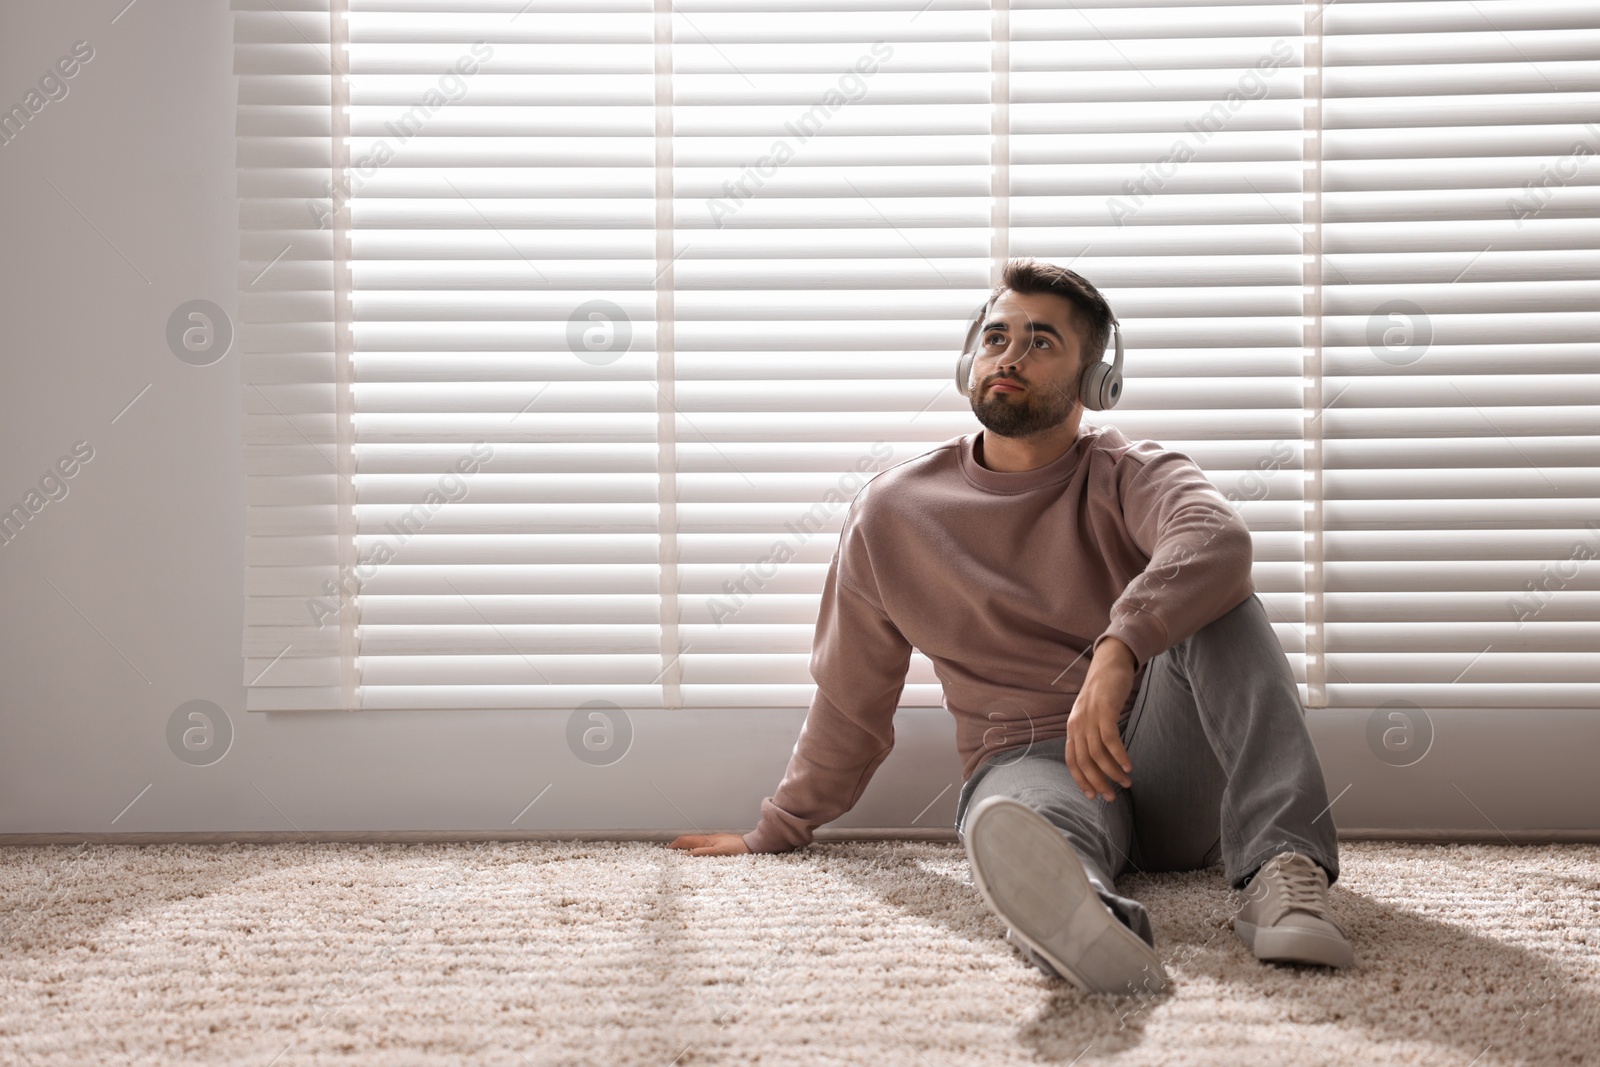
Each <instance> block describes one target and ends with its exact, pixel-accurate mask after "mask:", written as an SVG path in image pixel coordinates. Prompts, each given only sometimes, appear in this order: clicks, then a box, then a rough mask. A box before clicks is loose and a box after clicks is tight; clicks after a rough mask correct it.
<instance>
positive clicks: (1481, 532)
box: [1308, 0, 1600, 708]
mask: <svg viewBox="0 0 1600 1067" xmlns="http://www.w3.org/2000/svg"><path fill="white" fill-rule="evenodd" d="M1320 44H1321V48H1322V59H1323V62H1322V68H1323V76H1322V87H1321V89H1322V91H1321V107H1320V114H1321V125H1320V142H1321V159H1322V166H1321V174H1322V180H1321V198H1320V206H1321V214H1322V219H1321V221H1322V227H1321V232H1322V252H1323V255H1322V257H1321V272H1320V281H1321V287H1320V288H1321V302H1322V321H1323V345H1324V348H1323V356H1322V376H1321V377H1322V387H1321V391H1322V402H1323V404H1324V405H1325V410H1326V413H1325V414H1324V415H1323V417H1322V420H1321V424H1320V432H1321V444H1322V446H1323V462H1322V465H1321V470H1320V472H1319V474H1318V475H1317V476H1316V479H1314V480H1317V479H1319V480H1320V482H1321V499H1322V505H1321V516H1322V529H1323V531H1324V532H1323V535H1322V547H1321V551H1322V554H1323V558H1324V560H1325V562H1324V565H1323V575H1324V588H1323V592H1322V597H1321V599H1322V608H1321V611H1322V618H1323V620H1324V622H1323V648H1324V650H1325V651H1326V653H1327V656H1326V663H1325V669H1324V670H1323V671H1322V674H1321V677H1319V678H1315V679H1313V681H1314V682H1315V683H1316V685H1317V687H1318V688H1320V687H1322V686H1325V687H1326V692H1327V699H1328V702H1329V703H1330V704H1334V705H1344V706H1375V705H1379V704H1382V703H1384V702H1386V701H1390V700H1409V701H1411V702H1412V703H1414V704H1418V705H1421V706H1424V707H1506V708H1513V707H1546V708H1556V707H1577V706H1587V707H1596V706H1600V656H1596V655H1595V653H1596V652H1597V651H1600V592H1597V590H1600V569H1597V564H1596V563H1594V562H1593V559H1594V557H1595V555H1596V554H1597V553H1600V527H1597V523H1600V501H1597V497H1600V437H1597V433H1600V373H1597V372H1600V345H1597V341H1600V281H1597V280H1596V279H1597V278H1600V222H1597V215H1600V195H1597V191H1600V190H1597V184H1600V165H1597V164H1596V163H1595V162H1594V157H1595V155H1596V154H1597V153H1600V126H1597V125H1596V122H1597V121H1600V63H1597V62H1596V60H1600V5H1596V4H1594V3H1592V2H1588V0H1515V2H1509V0H1499V2H1495V0H1465V2H1453V0H1452V2H1444V0H1435V2H1429V3H1347V2H1343V0H1341V2H1340V3H1338V4H1331V5H1327V6H1326V8H1325V14H1324V17H1323V34H1322V37H1321V41H1320ZM1308 113H1312V114H1314V113H1315V109H1312V110H1311V111H1310V112H1308ZM1310 134H1311V136H1310V138H1309V139H1308V143H1310V142H1311V141H1312V140H1316V139H1319V138H1318V131H1317V130H1315V129H1314V130H1312V131H1310ZM1308 204H1311V205H1312V206H1315V205H1316V204H1317V201H1316V200H1314V199H1309V198H1308Z"/></svg>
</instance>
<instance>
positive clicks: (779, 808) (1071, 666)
mask: <svg viewBox="0 0 1600 1067" xmlns="http://www.w3.org/2000/svg"><path fill="white" fill-rule="evenodd" d="M982 438H983V431H981V430H980V431H978V432H976V433H973V434H968V435H966V436H963V437H957V438H953V439H951V440H949V441H946V442H945V443H944V444H942V445H939V446H938V447H937V448H934V449H932V450H931V451H929V452H925V453H923V454H922V455H920V456H917V457H915V458H913V459H909V460H907V461H906V462H904V463H901V464H898V465H897V466H894V467H890V468H889V469H888V470H885V471H883V472H882V473H881V474H879V475H877V476H876V477H874V478H873V479H872V480H871V481H870V482H868V483H867V485H866V486H865V487H864V488H862V490H861V491H860V492H859V493H858V494H857V495H856V498H855V501H854V502H853V503H852V504H851V506H850V510H849V512H848V514H847V515H846V517H845V522H844V528H843V529H842V530H841V531H840V535H839V546H838V548H837V549H836V550H835V552H834V555H833V560H832V562H831V563H830V564H829V567H828V577H827V583H826V585H824V587H823V590H822V601H821V607H820V611H819V613H818V617H817V629H816V636H815V638H814V640H813V642H812V650H811V676H812V678H813V679H814V680H815V681H816V683H817V691H816V695H815V696H814V697H813V698H812V701H811V708H810V710H809V711H808V712H807V714H806V719H805V724H804V725H803V726H802V727H801V730H800V737H799V740H798V741H797V742H796V743H795V747H794V751H793V753H792V754H791V756H790V759H789V765H788V769H787V770H786V771H785V772H784V776H783V780H782V782H780V783H779V785H778V789H777V792H776V793H775V794H774V795H773V796H770V797H767V798H765V799H764V800H762V802H761V821H760V822H759V823H758V824H757V826H756V828H755V829H754V830H752V831H750V832H749V833H747V834H745V835H744V843H745V845H746V846H748V847H749V849H750V851H752V852H786V851H789V850H790V849H795V848H800V847H802V846H804V845H807V844H809V843H810V842H811V840H812V831H813V830H815V829H816V828H817V827H818V826H821V825H822V824H823V823H827V822H831V821H833V820H834V819H836V818H838V817H839V816H840V815H843V814H844V813H845V812H847V811H849V810H850V809H851V808H852V807H854V806H855V804H856V801H857V800H859V799H860V797H861V794H862V792H863V791H864V790H865V789H866V788H867V783H868V782H869V781H871V779H872V775H873V772H875V771H876V770H877V769H878V767H879V765H880V764H882V763H883V761H884V759H885V758H887V757H888V755H889V750H890V749H891V748H893V747H894V714H895V709H896V707H897V706H898V703H899V698H900V692H901V690H902V689H903V688H904V686H905V679H906V669H907V665H908V663H909V660H910V656H911V650H912V649H913V648H915V649H917V650H918V651H920V652H922V653H923V654H924V655H925V656H927V657H928V659H929V660H931V661H932V663H933V669H934V673H935V674H936V675H937V676H938V679H939V681H940V683H941V684H942V685H943V687H944V706H945V707H946V708H947V709H949V711H950V713H951V715H953V716H954V717H955V720H956V747H957V749H958V751H959V752H960V755H961V762H962V779H963V780H965V779H967V778H970V777H971V775H972V772H973V771H974V770H976V769H977V767H978V766H979V765H980V764H981V763H982V762H983V761H984V760H985V759H987V758H988V757H990V756H991V755H994V754H995V753H997V752H1002V751H1006V750H1008V749H1015V748H1022V747H1024V746H1026V745H1028V744H1029V742H1030V741H1048V740H1052V739H1055V738H1060V737H1064V736H1066V731H1067V715H1068V713H1070V712H1071V711H1072V705H1073V701H1074V700H1075V699H1076V697H1077V695H1078V692H1079V690H1080V689H1081V688H1082V686H1083V681H1084V677H1085V675H1086V674H1087V672H1088V669H1089V661H1090V660H1091V658H1092V657H1093V655H1094V649H1095V648H1096V647H1097V646H1098V645H1099V644H1100V642H1101V641H1104V640H1105V639H1106V638H1108V637H1116V638H1118V639H1120V640H1122V641H1123V642H1125V643H1126V644H1127V645H1128V647H1129V648H1131V649H1132V650H1133V654H1134V656H1135V658H1136V659H1137V661H1138V662H1137V673H1136V675H1135V678H1134V685H1133V689H1132V691H1131V692H1130V693H1129V695H1128V700H1127V702H1126V704H1124V706H1123V708H1122V716H1123V719H1124V720H1126V717H1127V715H1128V713H1129V712H1130V711H1131V710H1132V709H1133V703H1134V698H1135V697H1136V696H1137V695H1138V692H1139V685H1140V683H1141V682H1142V681H1143V678H1144V673H1145V667H1146V665H1147V664H1148V663H1149V662H1150V660H1151V659H1152V658H1153V657H1155V656H1157V655H1159V654H1160V653H1162V652H1164V651H1166V650H1167V649H1168V648H1171V647H1172V646H1173V645H1175V644H1177V643H1178V642H1179V641H1182V640H1184V639H1185V638H1187V637H1188V636H1189V635H1191V634H1193V633H1194V632H1195V631H1196V630H1198V629H1200V627H1202V626H1204V625H1206V624H1207V623H1209V622H1211V621H1212V620H1214V619H1217V618H1219V617H1221V616H1222V615H1223V614H1225V613H1226V612H1228V611H1229V610H1231V609H1232V608H1234V607H1236V606H1237V605H1238V604H1239V603H1241V602H1242V601H1243V600H1244V599H1245V598H1246V597H1248V596H1250V595H1251V594H1252V593H1254V592H1255V588H1254V586H1253V585H1252V583H1251V580H1250V566H1251V559H1252V551H1251V542H1250V530H1249V528H1248V527H1247V526H1246V525H1245V524H1244V521H1243V520H1242V519H1240V518H1239V516H1238V514H1237V513H1236V512H1235V511H1234V509H1233V507H1232V505H1231V504H1230V503H1229V502H1228V500H1227V498H1225V497H1224V496H1223V495H1222V493H1221V492H1219V491H1218V490H1217V488H1216V486H1214V485H1212V484H1211V482H1210V481H1209V480H1208V479H1207V478H1206V476H1205V474H1204V473H1203V472H1201V470H1200V468H1199V467H1198V466H1197V465H1196V464H1195V462H1194V461H1193V460H1191V459H1190V458H1189V457H1188V456H1186V455H1184V454H1183V453H1181V452H1173V451H1169V450H1167V449H1165V448H1162V447H1161V446H1160V445H1158V444H1156V443H1155V442H1153V441H1136V442H1130V441H1129V440H1128V439H1127V438H1126V437H1124V436H1123V435H1122V433H1121V431H1119V430H1118V429H1117V428H1116V427H1114V426H1105V427H1093V426H1082V427H1080V431H1079V435H1078V438H1077V440H1076V441H1074V442H1073V444H1072V446H1071V447H1070V448H1068V449H1067V451H1066V452H1064V453H1063V454H1062V455H1061V456H1060V457H1059V458H1057V459H1056V460H1054V461H1052V462H1050V463H1048V464H1046V465H1045V466H1043V467H1038V468H1036V469H1034V470H1030V471H1019V472H1015V473H1003V472H999V471H992V470H989V469H988V468H986V467H984V466H982V465H981V464H980V463H979V462H978V459H977V458H975V455H974V453H975V452H976V455H977V456H980V457H981V455H982V447H983V445H982Z"/></svg>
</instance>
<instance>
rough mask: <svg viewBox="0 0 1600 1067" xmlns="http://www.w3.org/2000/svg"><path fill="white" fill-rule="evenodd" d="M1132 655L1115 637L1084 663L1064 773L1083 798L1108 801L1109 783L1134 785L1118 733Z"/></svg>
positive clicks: (1070, 721)
mask: <svg viewBox="0 0 1600 1067" xmlns="http://www.w3.org/2000/svg"><path fill="white" fill-rule="evenodd" d="M1134 663H1135V658H1134V655H1133V650H1132V649H1130V648H1129V647H1128V646H1127V645H1125V644H1123V643H1122V642H1121V641H1119V640H1117V639H1116V638H1114V637H1112V638H1107V639H1106V640H1105V641H1104V642H1103V643H1102V644H1101V645H1100V650H1099V651H1098V652H1097V653H1096V654H1095V657H1094V659H1092V660H1091V661H1090V662H1089V671H1088V674H1087V675H1086V676H1085V678H1084V681H1083V689H1082V690H1081V691H1080V692H1079V693H1078V699H1077V701H1075V702H1074V703H1073V705H1072V714H1070V715H1068V716H1067V770H1069V771H1071V772H1072V780H1073V781H1075V782H1077V783H1078V788H1079V789H1082V790H1083V795H1084V796H1086V797H1089V798H1090V799H1091V800H1092V799H1093V798H1094V796H1095V795H1096V794H1099V795H1100V796H1101V797H1103V798H1104V799H1106V800H1110V799H1111V798H1112V796H1113V793H1112V788H1111V783H1112V782H1116V783H1117V784H1119V785H1121V786H1122V787H1123V788H1127V787H1128V786H1130V785H1132V784H1133V779H1132V778H1130V777H1129V772H1131V771H1132V770H1133V763H1132V761H1130V760H1129V759H1128V750H1127V749H1126V748H1124V747H1123V745H1122V736H1121V735H1120V734H1119V733H1118V732H1117V719H1118V718H1119V717H1120V716H1121V714H1122V705H1123V704H1125V703H1127V701H1128V694H1129V693H1130V692H1131V691H1132V690H1133V676H1134Z"/></svg>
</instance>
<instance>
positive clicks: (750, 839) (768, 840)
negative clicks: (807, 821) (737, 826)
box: [743, 797, 811, 852]
mask: <svg viewBox="0 0 1600 1067" xmlns="http://www.w3.org/2000/svg"><path fill="white" fill-rule="evenodd" d="M780 812H782V809H780V808H778V806H777V805H776V804H773V802H772V799H771V798H770V797H769V798H768V799H766V800H764V801H762V802H761V821H760V822H758V823H757V824H756V828H755V829H754V830H751V831H750V832H749V833H747V834H745V835H743V841H744V847H745V848H747V849H749V850H750V851H751V852H790V851H792V850H794V849H797V848H801V847H803V846H805V845H808V844H810V843H811V835H810V834H808V833H805V829H806V828H805V826H804V824H801V825H800V826H799V827H795V828H791V827H789V826H786V825H784V822H783V820H782V819H781V818H780V817H779V813H780ZM782 814H785V815H786V814H788V813H787V812H782ZM791 818H792V816H791ZM797 833H798V834H799V835H800V837H801V839H800V840H796V836H797Z"/></svg>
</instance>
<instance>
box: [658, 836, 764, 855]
mask: <svg viewBox="0 0 1600 1067" xmlns="http://www.w3.org/2000/svg"><path fill="white" fill-rule="evenodd" d="M667 847H668V848H686V849H688V850H689V855H691V856H742V855H744V854H745V853H746V852H749V851H750V850H749V849H748V848H747V847H745V843H744V837H743V835H741V834H683V835H682V836H680V837H677V838H674V839H673V841H672V843H671V844H670V845H668V846H667Z"/></svg>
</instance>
